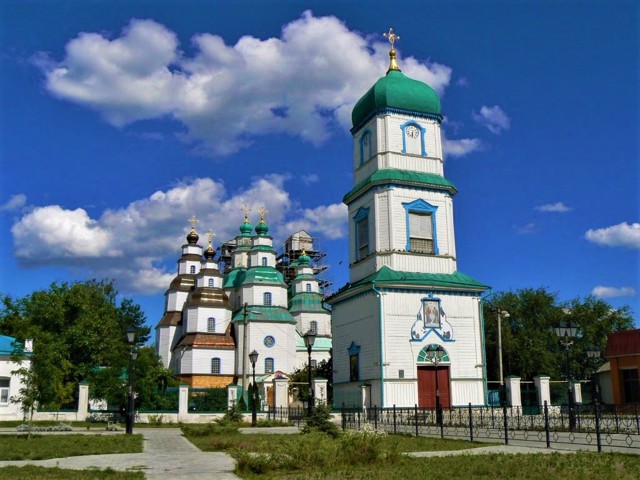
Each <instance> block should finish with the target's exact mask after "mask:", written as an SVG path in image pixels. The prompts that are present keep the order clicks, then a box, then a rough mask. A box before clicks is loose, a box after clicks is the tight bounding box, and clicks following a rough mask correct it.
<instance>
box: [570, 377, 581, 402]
mask: <svg viewBox="0 0 640 480" xmlns="http://www.w3.org/2000/svg"><path fill="white" fill-rule="evenodd" d="M571 383H572V384H573V385H571V387H572V388H571V391H572V392H573V401H574V402H575V403H582V385H581V384H580V382H574V381H572V382H571Z"/></svg>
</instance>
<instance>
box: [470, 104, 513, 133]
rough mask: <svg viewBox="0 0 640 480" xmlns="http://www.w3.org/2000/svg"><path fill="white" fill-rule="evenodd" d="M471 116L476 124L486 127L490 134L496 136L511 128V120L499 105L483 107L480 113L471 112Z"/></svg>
mask: <svg viewBox="0 0 640 480" xmlns="http://www.w3.org/2000/svg"><path fill="white" fill-rule="evenodd" d="M472 116H473V119H474V120H475V121H476V122H478V123H479V124H480V125H482V126H483V127H487V129H488V130H489V131H490V132H491V133H495V134H496V135H498V134H500V133H502V131H503V130H509V128H510V127H511V119H510V118H509V117H508V116H507V114H506V113H505V112H504V110H502V108H500V106H499V105H494V106H493V107H487V106H486V105H483V106H482V108H480V112H473V113H472Z"/></svg>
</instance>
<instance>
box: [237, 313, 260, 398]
mask: <svg viewBox="0 0 640 480" xmlns="http://www.w3.org/2000/svg"><path fill="white" fill-rule="evenodd" d="M250 313H252V314H254V315H260V314H261V313H262V312H259V311H257V310H249V304H248V303H247V302H244V305H243V307H242V316H243V319H242V320H243V321H242V324H243V328H242V398H245V393H246V391H247V337H248V319H249V314H250ZM246 400H247V401H248V400H249V397H246Z"/></svg>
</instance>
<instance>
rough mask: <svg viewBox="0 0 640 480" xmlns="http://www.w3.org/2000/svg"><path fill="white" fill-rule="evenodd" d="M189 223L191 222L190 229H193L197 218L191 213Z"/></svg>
mask: <svg viewBox="0 0 640 480" xmlns="http://www.w3.org/2000/svg"><path fill="white" fill-rule="evenodd" d="M189 223H190V224H191V230H195V229H196V224H197V223H198V219H197V218H196V216H195V215H191V218H190V219H189Z"/></svg>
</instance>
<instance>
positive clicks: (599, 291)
mask: <svg viewBox="0 0 640 480" xmlns="http://www.w3.org/2000/svg"><path fill="white" fill-rule="evenodd" d="M591 295H595V296H596V297H600V298H612V297H635V295H636V289H635V288H633V287H604V286H602V285H598V286H597V287H594V288H593V290H591Z"/></svg>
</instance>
